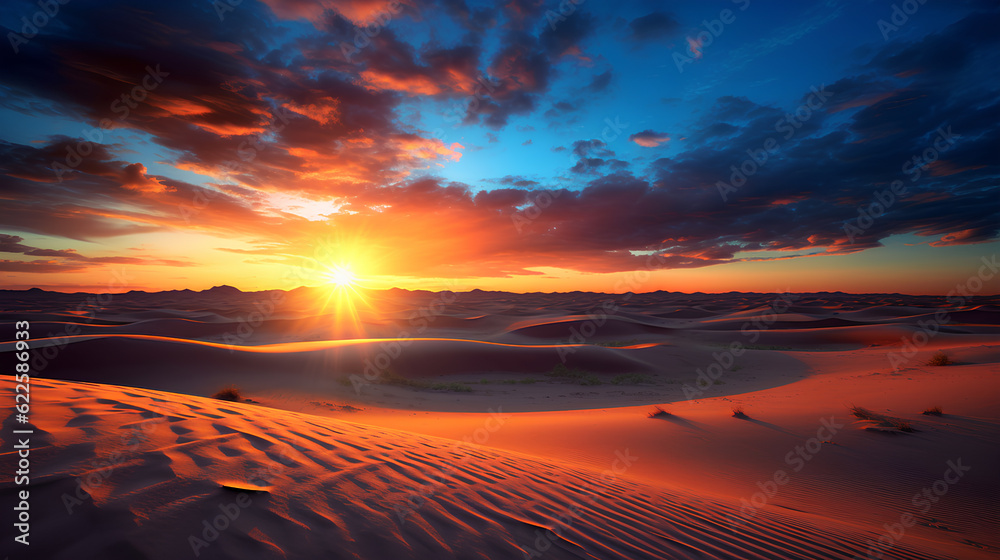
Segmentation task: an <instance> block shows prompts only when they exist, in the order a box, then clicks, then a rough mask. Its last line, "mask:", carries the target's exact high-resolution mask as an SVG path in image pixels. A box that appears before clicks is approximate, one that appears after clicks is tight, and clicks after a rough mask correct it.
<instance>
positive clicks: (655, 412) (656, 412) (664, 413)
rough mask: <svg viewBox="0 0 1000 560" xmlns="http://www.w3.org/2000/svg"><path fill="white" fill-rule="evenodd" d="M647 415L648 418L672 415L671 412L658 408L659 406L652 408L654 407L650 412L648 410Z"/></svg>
mask: <svg viewBox="0 0 1000 560" xmlns="http://www.w3.org/2000/svg"><path fill="white" fill-rule="evenodd" d="M647 416H648V417H649V418H660V417H663V416H672V414H670V413H669V412H667V411H666V410H663V409H662V408H660V407H656V408H654V409H653V411H652V412H650V413H649V414H648V415H647Z"/></svg>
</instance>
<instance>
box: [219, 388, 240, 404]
mask: <svg viewBox="0 0 1000 560" xmlns="http://www.w3.org/2000/svg"><path fill="white" fill-rule="evenodd" d="M212 398H213V399H219V400H220V401H232V402H242V401H243V397H242V396H241V395H240V390H239V388H238V387H236V385H226V386H225V387H223V388H222V389H220V390H219V391H218V392H217V393H215V394H214V395H212Z"/></svg>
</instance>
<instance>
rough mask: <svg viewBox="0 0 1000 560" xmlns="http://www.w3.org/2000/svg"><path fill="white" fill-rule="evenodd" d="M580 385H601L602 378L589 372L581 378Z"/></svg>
mask: <svg viewBox="0 0 1000 560" xmlns="http://www.w3.org/2000/svg"><path fill="white" fill-rule="evenodd" d="M579 383H580V385H600V384H601V378H599V377H597V376H596V375H594V374H593V373H588V374H586V375H584V376H583V377H581V378H580V380H579Z"/></svg>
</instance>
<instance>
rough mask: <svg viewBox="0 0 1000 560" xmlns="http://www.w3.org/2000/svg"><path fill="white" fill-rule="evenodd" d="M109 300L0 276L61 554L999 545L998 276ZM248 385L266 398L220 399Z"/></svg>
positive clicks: (513, 554)
mask: <svg viewBox="0 0 1000 560" xmlns="http://www.w3.org/2000/svg"><path fill="white" fill-rule="evenodd" d="M96 297H97V296H93V295H88V294H51V293H46V292H40V291H29V292H3V291H0V307H2V311H0V323H4V324H6V325H7V326H8V327H11V323H12V322H14V321H18V320H25V319H29V320H31V321H32V341H31V344H32V349H33V350H32V364H33V375H34V384H33V388H34V393H33V401H32V402H33V406H34V408H33V412H32V420H33V423H34V427H35V429H36V432H35V434H34V435H33V440H32V441H33V446H34V448H33V451H32V457H33V463H32V464H33V469H36V470H33V473H32V484H31V490H32V496H33V498H32V504H33V505H32V507H33V508H36V509H34V510H33V511H36V513H33V515H34V516H36V517H34V518H33V519H34V522H33V534H36V535H63V536H65V537H66V538H65V539H50V538H41V537H39V539H38V540H37V541H36V545H34V547H33V548H32V552H33V553H37V554H39V557H45V558H50V557H51V558H81V557H84V558H87V557H95V558H98V557H99V558H170V559H175V558H191V557H195V555H194V553H193V550H192V544H194V545H195V548H197V549H198V552H199V556H197V557H199V558H201V557H205V558H272V557H273V558H326V557H332V558H341V557H343V558H365V559H368V558H393V557H400V558H429V557H433V558H439V557H440V558H491V559H492V558H524V557H526V556H527V557H531V558H535V557H537V558H544V557H553V558H845V559H846V558H854V557H856V556H858V557H862V558H867V557H869V556H868V555H869V554H871V557H873V558H874V557H877V556H878V555H879V554H881V555H882V557H884V558H962V559H965V558H976V559H979V558H982V559H987V558H998V557H1000V539H998V538H997V537H996V535H995V533H996V532H995V527H996V526H998V525H1000V511H998V510H997V508H996V506H995V504H996V503H997V500H1000V484H998V482H997V479H996V477H995V475H994V473H995V472H997V469H998V468H1000V455H998V453H997V449H1000V400H997V399H996V395H997V394H1000V306H998V305H997V304H998V301H997V299H998V298H996V297H981V298H977V301H976V302H974V304H972V305H968V306H965V307H953V306H949V305H948V304H947V302H945V301H944V300H943V298H929V297H915V296H900V295H894V294H870V295H857V296H855V295H846V294H829V293H824V294H795V295H794V297H791V296H780V295H776V294H735V293H734V294H718V295H705V294H672V293H662V292H660V293H651V294H620V295H606V294H586V293H572V294H501V293H496V292H478V291H475V292H468V293H458V294H435V293H430V292H405V291H402V290H390V291H388V292H377V293H372V294H370V297H369V303H370V304H371V305H370V306H362V307H359V308H358V310H357V311H358V316H357V320H356V321H344V320H343V318H342V317H340V316H338V315H337V314H336V313H333V312H331V311H330V310H329V309H323V308H322V307H321V305H318V304H317V302H318V301H323V299H322V298H323V297H325V296H323V294H322V293H320V292H317V291H316V290H308V289H300V290H295V291H292V292H289V293H287V294H276V293H275V292H259V293H243V292H239V291H238V290H233V289H225V288H219V289H213V290H209V291H207V292H189V291H182V292H171V293H165V294H146V293H129V294H118V295H114V296H104V297H103V298H102V302H101V303H100V305H97V304H90V303H88V301H93V300H94V299H95V298H96ZM782 297H785V298H789V299H792V300H793V301H792V303H791V304H787V303H781V301H782V299H781V298H782ZM942 312H945V313H947V315H946V317H947V318H946V319H944V320H940V319H939V317H941V315H940V313H942ZM10 330H12V329H10ZM14 346H15V345H14V342H13V341H10V340H7V341H0V355H4V356H8V357H9V356H10V355H11V353H12V352H14V350H15V348H14ZM734 349H739V350H738V351H736V350H734ZM941 350H943V351H945V352H946V353H947V355H948V356H949V358H950V359H951V360H952V361H953V362H954V363H955V365H951V366H947V367H930V366H927V365H926V364H927V361H928V360H929V358H930V357H931V356H932V355H933V354H934V353H936V352H938V351H941ZM893 357H895V358H893ZM4 379H5V384H4V387H5V389H6V390H11V389H10V388H11V387H12V386H13V383H11V378H4ZM229 384H235V385H237V386H238V387H239V388H240V389H241V390H242V391H243V393H244V397H248V398H250V399H251V400H252V402H250V403H248V402H238V403H230V402H224V401H219V400H215V399H208V398H205V397H207V396H209V395H211V394H213V393H214V392H216V391H217V390H218V389H220V388H222V387H223V386H226V385H229ZM653 405H658V406H663V407H665V408H666V409H667V410H669V411H670V412H671V415H670V416H664V417H659V418H647V413H648V412H650V411H651V410H653V408H652V407H653ZM850 405H858V406H862V407H865V408H867V409H869V410H871V411H872V413H873V414H875V415H878V417H879V418H891V419H895V421H898V422H909V423H910V425H911V426H912V427H913V428H914V429H915V431H913V432H901V431H900V430H898V429H896V428H894V427H892V426H891V425H890V426H889V427H886V425H883V424H884V422H882V421H879V420H863V419H859V418H855V417H853V416H851V414H850V412H849V406H850ZM733 406H742V407H743V408H744V410H745V411H746V412H747V414H748V415H749V418H748V419H737V418H733V417H732V415H731V408H732V407H733ZM931 406H942V407H943V408H944V410H945V413H944V415H943V416H940V417H937V416H925V415H922V414H920V412H921V411H922V410H924V409H926V408H927V407H931ZM501 419H502V425H501V424H499V422H500V420H501ZM5 422H6V423H5V424H4V429H5V431H4V435H3V436H2V437H8V436H7V434H9V433H10V430H11V429H13V427H14V426H13V424H12V422H13V420H12V419H11V418H8V419H7V420H6V421H5ZM824 422H829V423H832V424H833V425H842V426H843V427H842V428H838V429H837V431H836V433H825V434H824V433H821V432H820V431H819V429H820V427H821V426H823V425H824ZM123 436H124V438H123ZM6 443H7V441H4V444H5V445H6ZM803 446H818V448H816V449H814V452H812V453H811V454H810V455H809V459H808V461H806V460H805V459H802V455H798V456H796V455H795V454H794V453H795V450H796V449H798V448H799V447H803ZM2 449H3V450H4V451H3V453H2V454H0V467H2V468H5V469H10V468H11V467H12V465H13V461H14V460H15V456H14V455H13V453H11V452H9V449H10V446H5V447H3V448H2ZM789 453H792V454H793V455H792V459H789V455H788V454H789ZM796 457H798V459H796ZM626 459H627V461H626ZM790 460H791V461H792V462H789V461H790ZM800 460H801V461H800ZM954 461H965V462H964V463H961V464H962V465H966V464H968V465H971V470H970V471H968V473H963V476H962V477H960V480H956V481H954V483H948V484H947V486H946V494H943V495H941V496H936V497H940V500H937V501H935V502H933V503H932V504H930V506H931V507H929V508H927V509H926V510H925V509H924V508H923V507H919V506H918V505H916V504H915V503H914V501H913V500H914V496H915V495H916V494H919V493H920V492H922V491H923V490H924V489H926V488H931V489H933V488H936V487H935V484H938V481H940V480H943V478H942V477H944V476H945V475H946V474H947V473H946V472H945V469H946V468H948V467H946V465H949V464H950V463H949V462H954ZM109 462H111V464H110V465H109ZM626 462H628V465H627V466H626V465H625V463H626ZM800 462H801V464H802V468H801V470H797V469H795V468H794V467H795V466H797V465H798V464H799V463H800ZM612 468H614V469H618V470H619V472H618V473H616V474H615V476H613V477H609V476H605V475H606V472H607V471H608V469H612ZM779 470H782V471H785V472H786V474H790V476H791V480H789V481H787V483H786V484H782V485H781V487H780V490H779V491H777V492H775V493H774V494H772V495H769V496H766V499H764V500H763V502H762V503H761V502H760V496H759V495H758V494H759V493H760V492H763V491H765V490H766V489H768V488H772V487H771V486H770V483H771V482H772V481H774V480H775V479H774V477H775V476H776V473H777V472H778V471H779ZM86 480H90V481H91V483H89V484H86V486H87V487H88V489H87V490H86V491H84V490H79V488H78V482H82V481H86ZM775 484H776V483H775ZM941 484H944V483H941ZM773 488H777V486H774V487H773ZM13 490H14V488H13V486H12V484H11V483H10V481H9V480H6V481H5V482H4V483H3V484H0V496H3V498H4V499H12V498H13ZM78 492H79V493H78ZM64 496H68V498H67V497H64ZM751 500H756V501H754V502H752V503H751V502H750V501H751ZM77 502H79V503H77ZM241 504H242V505H241ZM748 504H750V505H749V506H748ZM753 504H756V505H753ZM408 508H412V509H408ZM70 512H72V513H70ZM227 512H229V513H231V514H232V515H231V517H233V516H235V517H234V519H232V520H229V521H228V522H227V520H226V519H222V520H220V521H219V523H220V524H221V525H225V524H227V523H228V525H230V527H228V528H226V529H225V530H222V531H219V530H218V529H215V530H213V529H209V528H206V526H205V525H204V523H203V521H205V520H207V522H208V523H212V522H213V520H215V518H216V517H218V516H219V515H225V514H226V513H227ZM233 512H238V516H236V514H235V513H233ZM904 515H912V516H913V519H914V523H913V525H912V526H907V527H906V528H905V530H904V531H903V533H902V534H897V533H894V532H893V531H895V529H893V528H894V527H896V525H895V524H897V523H898V522H899V520H900V519H903V518H904V517H903V516H904ZM887 527H888V528H887ZM216 531H218V534H217V535H216ZM894 534H895V535H896V537H893V536H892V535H894ZM886 535H889V536H886ZM897 537H898V538H897ZM192 538H195V539H201V541H204V542H203V543H202V542H199V541H198V540H192ZM879 540H882V541H883V545H878V544H873V543H876V542H878V541H879ZM8 542H9V541H8ZM4 546H8V545H7V543H5V544H4ZM542 549H544V550H542ZM5 553H6V549H3V550H0V554H5Z"/></svg>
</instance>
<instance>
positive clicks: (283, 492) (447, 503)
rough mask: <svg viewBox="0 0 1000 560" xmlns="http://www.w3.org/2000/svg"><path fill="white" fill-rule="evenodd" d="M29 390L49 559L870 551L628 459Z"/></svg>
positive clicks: (75, 387)
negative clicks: (581, 464)
mask: <svg viewBox="0 0 1000 560" xmlns="http://www.w3.org/2000/svg"><path fill="white" fill-rule="evenodd" d="M35 389H36V394H37V395H38V400H39V401H40V402H43V403H44V404H43V405H41V406H40V407H39V410H38V411H37V412H36V415H35V416H36V417H37V418H38V419H39V420H38V421H37V422H36V423H35V424H34V426H33V427H34V429H35V430H36V435H35V436H34V439H35V442H36V443H35V446H36V447H35V449H34V451H33V456H34V457H35V460H36V461H37V462H38V464H40V465H44V466H43V467H42V468H41V469H40V472H38V473H37V474H36V475H35V482H34V491H33V494H34V500H35V503H36V504H42V503H45V504H53V509H54V510H55V511H52V510H49V511H48V512H47V513H46V515H44V516H40V519H39V520H38V522H37V523H36V525H35V529H34V530H35V531H37V534H39V535H43V534H47V535H60V538H59V539H39V541H36V542H35V543H34V545H33V546H34V547H35V548H34V549H33V550H34V551H36V552H37V553H38V554H41V555H43V556H44V557H48V558H53V559H57V558H126V557H128V558H138V557H149V558H186V557H191V556H192V555H193V553H194V552H197V556H198V557H205V558H249V557H252V558H320V557H322V558H328V557H333V558H341V557H343V558H349V557H350V558H390V557H391V558H522V557H525V556H526V555H527V556H529V557H534V556H539V557H541V556H544V557H547V558H626V557H627V558H651V559H652V558H655V559H662V558H692V559H694V558H698V559H706V558H709V559H710V558H773V557H776V556H780V557H783V558H816V557H826V558H830V557H845V558H846V557H850V556H852V555H855V554H860V553H862V551H863V550H864V548H865V546H866V545H865V541H866V539H867V538H868V537H867V535H865V534H864V533H861V532H857V531H854V530H851V528H849V527H847V526H842V527H834V526H830V525H829V524H824V525H823V526H817V525H813V524H812V523H810V522H809V521H807V520H803V519H801V518H795V517H790V516H784V515H777V514H764V515H761V516H760V517H759V518H756V519H753V520H751V521H749V522H747V523H742V524H739V525H738V526H733V527H727V521H726V520H728V519H731V518H733V517H737V516H738V515H739V514H738V512H737V510H736V509H735V508H734V507H733V506H730V505H726V504H723V503H720V502H717V501H714V500H712V499H710V498H703V497H698V496H696V495H692V494H691V493H685V492H680V491H677V490H663V489H659V488H655V487H652V486H648V485H643V484H639V483H635V482H632V481H630V480H627V479H625V478H622V477H619V476H616V475H614V474H613V472H612V471H611V469H618V470H620V471H621V472H622V473H623V474H624V473H625V472H626V471H627V470H628V456H624V455H623V456H624V457H626V458H625V460H624V461H623V460H622V459H620V458H619V457H618V456H616V455H611V456H609V457H608V458H607V459H608V468H607V469H606V471H607V472H603V471H598V470H586V469H580V468H576V467H573V466H570V465H567V464H563V463H559V462H554V461H551V460H541V459H537V458H533V457H530V456H526V455H521V454H516V453H509V452H507V453H504V452H497V451H495V450H493V449H490V448H485V447H479V446H476V445H461V446H459V445H456V444H455V443H454V442H453V441H451V440H446V439H440V438H434V437H428V436H421V435H416V434H412V433H407V432H402V431H395V430H386V429H378V428H372V427H368V426H364V425H360V424H354V423H348V422H343V421H337V420H330V419H322V418H316V417H313V416H309V415H302V414H296V413H289V412H281V411H277V410H273V409H266V408H261V407H256V406H251V405H246V404H240V403H223V402H219V401H215V400H209V399H203V398H197V397H179V396H178V395H172V394H168V393H162V392H158V391H148V390H137V389H130V388H123V387H115V386H107V385H98V384H90V383H65V382H57V381H39V382H36V384H35ZM12 455H13V454H12V453H5V454H3V455H2V456H0V457H2V462H3V467H4V468H8V467H10V466H11V462H12V460H13V457H12ZM9 486H10V485H9V483H6V484H4V485H3V486H0V491H6V489H7V488H9ZM54 504H59V506H58V507H56V506H54ZM212 524H214V527H212V526H211V525H212ZM88 528H94V529H97V530H93V531H91V530H88ZM5 546H9V545H7V544H6V543H5ZM40 557H42V556H40ZM893 557H895V558H907V559H909V558H912V559H918V558H933V556H928V555H926V554H921V553H918V552H916V551H912V550H910V549H908V548H907V547H905V546H899V547H896V548H895V549H894V551H893Z"/></svg>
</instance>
